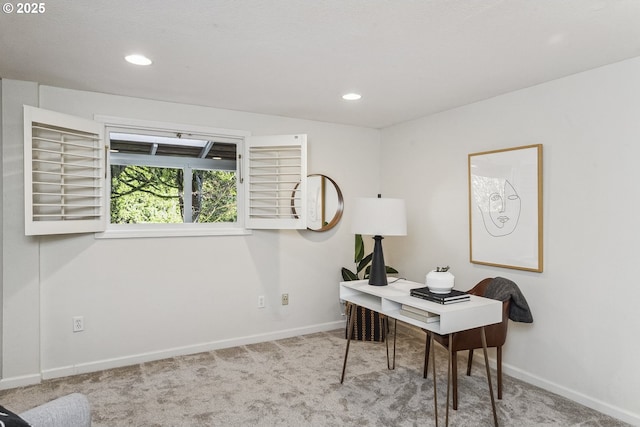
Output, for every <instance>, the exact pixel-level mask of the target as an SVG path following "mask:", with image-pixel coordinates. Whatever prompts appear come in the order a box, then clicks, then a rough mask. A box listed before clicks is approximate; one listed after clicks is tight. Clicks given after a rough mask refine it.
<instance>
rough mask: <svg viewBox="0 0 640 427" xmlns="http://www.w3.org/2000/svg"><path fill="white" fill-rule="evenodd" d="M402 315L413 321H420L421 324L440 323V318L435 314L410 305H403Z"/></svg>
mask: <svg viewBox="0 0 640 427" xmlns="http://www.w3.org/2000/svg"><path fill="white" fill-rule="evenodd" d="M400 314H403V315H405V316H407V317H411V318H412V319H416V320H420V321H421V322H425V323H431V322H439V321H440V316H438V315H437V314H434V313H430V312H428V311H425V310H421V309H419V308H415V307H411V306H410V305H406V304H402V306H401V307H400Z"/></svg>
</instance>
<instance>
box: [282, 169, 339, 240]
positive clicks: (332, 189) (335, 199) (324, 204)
mask: <svg viewBox="0 0 640 427" xmlns="http://www.w3.org/2000/svg"><path fill="white" fill-rule="evenodd" d="M291 209H292V210H293V211H294V212H293V213H294V215H295V214H296V212H295V208H294V207H293V203H292V207H291ZM343 209H344V201H343V199H342V192H341V191H340V187H338V184H336V182H335V181H334V180H332V179H331V178H329V177H328V176H325V175H322V174H312V175H309V176H307V228H308V229H309V230H312V231H327V230H330V229H332V228H333V227H334V226H335V225H336V224H337V223H338V221H340V218H341V217H342V210H343Z"/></svg>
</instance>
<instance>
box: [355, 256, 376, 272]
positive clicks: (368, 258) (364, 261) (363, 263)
mask: <svg viewBox="0 0 640 427" xmlns="http://www.w3.org/2000/svg"><path fill="white" fill-rule="evenodd" d="M372 258H373V253H370V254H369V255H367V256H366V257H364V258H362V260H361V261H360V263H358V269H357V271H358V273H360V272H361V271H362V270H363V269H364V268H365V267H366V266H367V265H368V264H369V263H370V262H371V259H372Z"/></svg>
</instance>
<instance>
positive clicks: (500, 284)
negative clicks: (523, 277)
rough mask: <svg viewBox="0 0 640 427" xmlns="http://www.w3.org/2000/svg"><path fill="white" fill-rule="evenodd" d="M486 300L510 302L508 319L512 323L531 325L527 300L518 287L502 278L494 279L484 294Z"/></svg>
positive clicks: (531, 320) (531, 317) (531, 318)
mask: <svg viewBox="0 0 640 427" xmlns="http://www.w3.org/2000/svg"><path fill="white" fill-rule="evenodd" d="M484 296H485V297H486V298H491V299H497V300H499V301H507V300H511V303H510V305H509V319H511V320H513V321H514V322H523V323H533V316H532V314H531V310H530V309H529V304H528V303H527V300H526V299H525V298H524V295H522V292H520V288H518V285H516V284H515V283H513V282H512V281H511V280H509V279H505V278H504V277H495V278H494V279H493V280H492V281H491V283H490V284H489V286H487V290H486V291H485V293H484Z"/></svg>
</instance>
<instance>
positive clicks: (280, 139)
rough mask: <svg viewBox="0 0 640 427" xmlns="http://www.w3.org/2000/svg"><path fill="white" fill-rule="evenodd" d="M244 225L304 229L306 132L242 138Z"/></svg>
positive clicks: (305, 206)
mask: <svg viewBox="0 0 640 427" xmlns="http://www.w3.org/2000/svg"><path fill="white" fill-rule="evenodd" d="M245 146H246V166H247V167H246V168H245V177H244V179H245V182H246V184H247V187H246V192H245V194H246V199H247V202H246V206H245V210H246V227H247V228H256V229H260V228H262V229H285V228H288V229H304V228H307V222H306V216H307V215H306V211H307V183H306V181H307V179H306V178H307V135H304V134H301V135H272V136H252V137H248V138H247V139H246V144H245Z"/></svg>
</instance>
